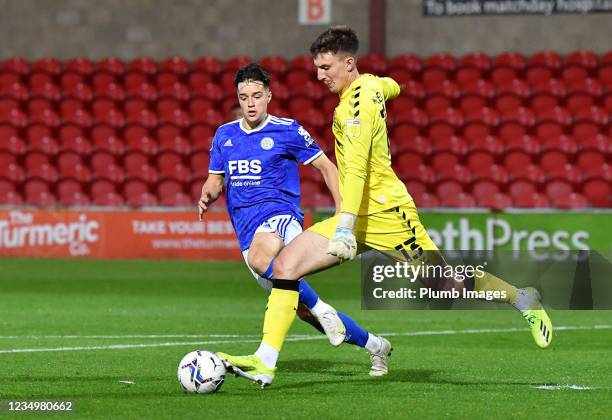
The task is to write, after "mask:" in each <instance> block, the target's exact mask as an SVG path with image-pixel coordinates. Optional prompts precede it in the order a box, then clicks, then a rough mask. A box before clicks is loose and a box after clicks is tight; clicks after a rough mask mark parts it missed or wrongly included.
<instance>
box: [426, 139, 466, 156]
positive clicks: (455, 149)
mask: <svg viewBox="0 0 612 420" xmlns="http://www.w3.org/2000/svg"><path fill="white" fill-rule="evenodd" d="M432 140H433V142H434V147H435V149H436V152H437V153H440V152H449V153H454V154H456V155H458V156H465V155H466V154H467V152H468V145H467V143H466V142H465V141H464V140H463V139H462V138H461V137H457V136H450V137H441V138H433V139H432Z"/></svg>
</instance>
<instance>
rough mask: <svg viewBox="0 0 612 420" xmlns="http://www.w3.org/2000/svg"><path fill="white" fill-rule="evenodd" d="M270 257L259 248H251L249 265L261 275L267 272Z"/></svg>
mask: <svg viewBox="0 0 612 420" xmlns="http://www.w3.org/2000/svg"><path fill="white" fill-rule="evenodd" d="M270 261H271V260H270V258H269V257H268V256H267V255H265V253H263V252H258V251H257V249H252V250H249V257H248V259H247V262H248V263H249V266H250V267H251V268H252V269H253V270H254V271H255V272H256V273H257V274H259V275H261V274H263V273H265V272H266V270H267V269H268V267H269V266H270Z"/></svg>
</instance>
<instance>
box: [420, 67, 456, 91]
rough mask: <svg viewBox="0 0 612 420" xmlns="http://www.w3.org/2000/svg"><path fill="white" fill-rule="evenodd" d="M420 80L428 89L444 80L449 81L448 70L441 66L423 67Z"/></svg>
mask: <svg viewBox="0 0 612 420" xmlns="http://www.w3.org/2000/svg"><path fill="white" fill-rule="evenodd" d="M421 80H422V81H423V84H424V85H425V86H426V87H427V88H428V89H431V88H432V87H434V86H437V85H440V84H442V83H444V82H445V81H449V75H448V72H447V71H446V70H444V69H442V68H439V67H426V68H425V69H423V72H422V76H421Z"/></svg>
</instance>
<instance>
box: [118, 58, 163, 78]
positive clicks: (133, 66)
mask: <svg viewBox="0 0 612 420" xmlns="http://www.w3.org/2000/svg"><path fill="white" fill-rule="evenodd" d="M127 70H128V71H133V72H139V73H142V74H143V75H145V76H146V75H154V74H155V73H157V61H155V60H154V59H153V58H150V57H137V58H135V59H133V60H131V61H130V62H129V63H128V64H127ZM126 76H127V74H126Z"/></svg>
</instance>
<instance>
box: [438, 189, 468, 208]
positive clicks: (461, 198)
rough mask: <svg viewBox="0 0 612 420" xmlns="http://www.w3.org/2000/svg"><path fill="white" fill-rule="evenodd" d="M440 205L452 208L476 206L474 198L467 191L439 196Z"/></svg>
mask: <svg viewBox="0 0 612 420" xmlns="http://www.w3.org/2000/svg"><path fill="white" fill-rule="evenodd" d="M439 198H440V202H441V204H442V206H444V207H453V208H471V207H475V206H476V201H475V200H474V198H473V197H472V196H471V195H470V194H467V193H463V192H461V193H458V194H449V195H446V196H443V197H439Z"/></svg>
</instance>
